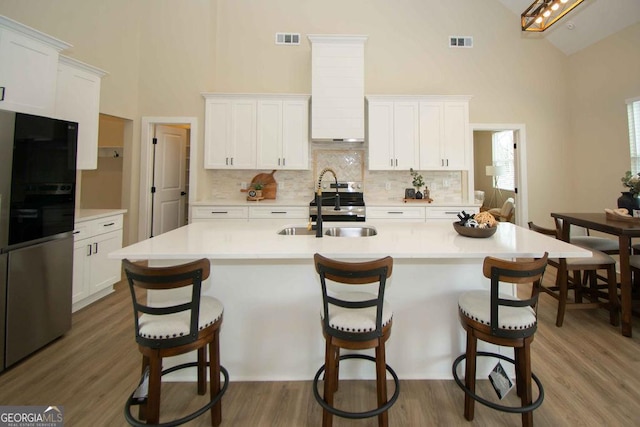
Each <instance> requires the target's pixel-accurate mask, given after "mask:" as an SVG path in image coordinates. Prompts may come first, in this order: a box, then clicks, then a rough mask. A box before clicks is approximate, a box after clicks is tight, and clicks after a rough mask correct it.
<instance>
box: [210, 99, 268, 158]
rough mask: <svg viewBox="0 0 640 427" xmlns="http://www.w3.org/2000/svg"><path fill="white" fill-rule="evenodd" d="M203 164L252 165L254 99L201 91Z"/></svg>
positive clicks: (254, 151) (253, 155)
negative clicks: (203, 115) (202, 103)
mask: <svg viewBox="0 0 640 427" xmlns="http://www.w3.org/2000/svg"><path fill="white" fill-rule="evenodd" d="M203 96H204V97H205V99H206V101H205V118H204V120H205V124H204V167H205V168H208V169H255V167H256V114H257V113H256V100H255V99H254V98H250V97H234V96H233V95H225V96H218V95H213V94H204V95H203Z"/></svg>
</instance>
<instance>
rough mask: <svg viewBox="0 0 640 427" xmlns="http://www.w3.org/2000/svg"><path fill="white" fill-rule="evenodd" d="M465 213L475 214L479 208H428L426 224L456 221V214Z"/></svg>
mask: <svg viewBox="0 0 640 427" xmlns="http://www.w3.org/2000/svg"><path fill="white" fill-rule="evenodd" d="M462 211H465V212H466V213H468V214H477V213H478V212H480V208H479V207H477V206H468V205H467V206H446V207H428V208H427V222H429V221H456V220H459V218H458V214H459V213H460V212H462Z"/></svg>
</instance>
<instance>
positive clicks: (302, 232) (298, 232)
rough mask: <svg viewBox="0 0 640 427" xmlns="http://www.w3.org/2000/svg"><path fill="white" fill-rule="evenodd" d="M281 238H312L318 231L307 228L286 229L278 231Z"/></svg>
mask: <svg viewBox="0 0 640 427" xmlns="http://www.w3.org/2000/svg"><path fill="white" fill-rule="evenodd" d="M278 234H280V235H281V236H310V235H312V234H313V235H315V234H316V230H307V227H286V228H283V229H282V230H280V231H278Z"/></svg>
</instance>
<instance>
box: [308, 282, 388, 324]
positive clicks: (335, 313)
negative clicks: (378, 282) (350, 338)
mask: <svg viewBox="0 0 640 427" xmlns="http://www.w3.org/2000/svg"><path fill="white" fill-rule="evenodd" d="M336 297H337V298H339V299H341V300H343V301H351V302H354V301H366V300H371V299H375V298H377V295H374V294H370V293H367V292H340V293H339V294H338V295H336ZM392 317H393V311H392V310H391V305H390V304H389V303H387V302H386V301H384V302H383V306H382V326H383V327H384V326H387V324H388V323H389V322H391V319H392ZM320 318H321V319H322V320H324V310H321V311H320ZM329 326H331V327H332V328H334V329H337V330H339V331H346V332H373V331H375V330H376V307H366V308H359V309H353V308H351V309H350V308H345V307H340V306H333V305H331V306H329Z"/></svg>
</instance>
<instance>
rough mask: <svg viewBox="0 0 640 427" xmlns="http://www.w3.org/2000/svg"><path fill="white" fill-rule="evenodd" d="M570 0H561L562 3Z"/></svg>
mask: <svg viewBox="0 0 640 427" xmlns="http://www.w3.org/2000/svg"><path fill="white" fill-rule="evenodd" d="M568 1H569V0H560V3H562V4H565V3H566V2H568Z"/></svg>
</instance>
